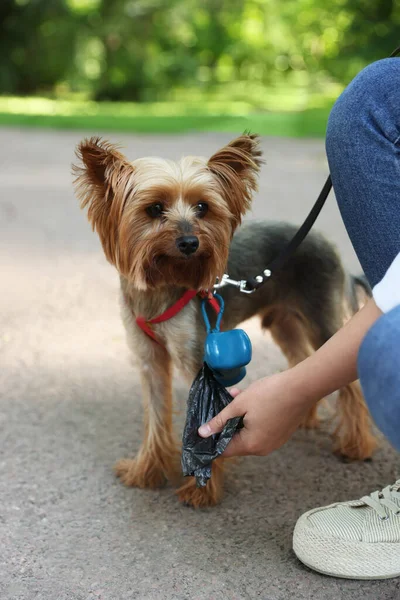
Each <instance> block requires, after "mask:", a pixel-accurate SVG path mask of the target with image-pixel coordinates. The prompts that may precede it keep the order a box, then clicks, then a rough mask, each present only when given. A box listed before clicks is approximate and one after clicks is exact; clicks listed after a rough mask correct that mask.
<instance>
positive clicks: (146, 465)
mask: <svg viewBox="0 0 400 600" xmlns="http://www.w3.org/2000/svg"><path fill="white" fill-rule="evenodd" d="M114 470H115V473H116V475H117V477H119V478H120V480H121V481H122V483H124V484H125V485H128V486H132V487H139V488H149V489H157V488H160V487H163V486H164V485H165V483H166V481H167V477H166V475H165V473H164V471H163V470H162V469H161V467H160V465H158V464H156V463H155V462H154V461H152V460H151V458H150V457H146V456H144V457H138V458H136V459H131V458H122V459H121V460H119V461H118V462H117V464H116V465H115V467H114Z"/></svg>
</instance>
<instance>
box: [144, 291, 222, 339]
mask: <svg viewBox="0 0 400 600" xmlns="http://www.w3.org/2000/svg"><path fill="white" fill-rule="evenodd" d="M197 294H199V296H201V297H202V298H207V300H208V302H209V304H210V306H212V308H213V309H214V310H215V312H216V314H218V313H219V304H218V302H217V300H216V299H215V298H214V296H213V295H212V294H211V292H197V291H196V290H187V291H186V292H185V293H184V294H183V296H182V298H179V300H178V301H177V302H175V304H173V305H172V306H170V307H169V308H167V310H166V311H164V312H163V313H162V314H161V315H159V316H158V317H155V318H154V319H150V320H148V321H146V319H145V318H144V317H136V323H137V324H138V326H139V327H140V329H141V330H142V331H144V333H145V334H146V335H148V336H149V337H151V339H152V340H154V341H155V342H156V343H157V344H159V345H160V346H162V344H161V343H160V342H159V341H158V339H157V336H156V334H155V333H154V331H153V328H152V325H156V324H157V323H163V322H164V321H168V319H172V317H175V315H177V314H178V312H180V311H181V310H182V309H183V308H184V307H185V306H186V304H189V302H190V301H191V300H193V298H194V297H195V296H197Z"/></svg>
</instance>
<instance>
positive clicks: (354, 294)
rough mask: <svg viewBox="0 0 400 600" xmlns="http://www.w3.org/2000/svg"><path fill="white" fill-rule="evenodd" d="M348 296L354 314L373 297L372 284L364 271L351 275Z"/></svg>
mask: <svg viewBox="0 0 400 600" xmlns="http://www.w3.org/2000/svg"><path fill="white" fill-rule="evenodd" d="M347 297H348V301H349V305H350V308H351V311H352V314H353V315H354V314H355V313H356V312H357V311H359V310H360V308H362V307H363V306H364V304H365V303H366V302H367V301H368V299H369V298H371V297H372V290H371V286H370V285H369V283H368V279H367V278H366V276H365V275H364V273H362V274H361V275H350V276H349V278H348V293H347Z"/></svg>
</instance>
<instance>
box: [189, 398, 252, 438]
mask: <svg viewBox="0 0 400 600" xmlns="http://www.w3.org/2000/svg"><path fill="white" fill-rule="evenodd" d="M245 412H246V411H245V410H243V409H242V407H241V405H240V403H239V402H236V401H235V400H233V401H232V402H231V403H230V404H229V405H228V406H227V407H226V408H224V409H223V410H221V412H220V413H218V415H216V416H215V417H214V418H213V419H211V421H208V423H205V424H204V425H202V426H201V427H199V429H198V432H199V435H200V436H201V437H204V438H207V437H210V435H213V434H214V433H219V432H220V431H222V430H223V428H224V427H225V425H226V422H227V421H229V419H232V418H233V417H242V416H243V415H244V414H245Z"/></svg>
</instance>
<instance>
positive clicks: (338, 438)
mask: <svg viewBox="0 0 400 600" xmlns="http://www.w3.org/2000/svg"><path fill="white" fill-rule="evenodd" d="M324 309H325V310H324V311H317V310H315V309H314V310H313V311H312V312H310V313H309V314H308V315H307V314H306V311H305V310H304V313H303V314H302V315H301V316H300V315H298V316H296V315H293V313H290V312H288V311H287V312H286V313H285V314H278V315H277V317H276V318H275V319H274V320H273V321H272V324H271V326H270V329H271V333H272V335H273V337H274V339H275V340H276V342H277V343H278V344H279V345H280V347H281V348H282V351H283V352H284V354H285V355H286V356H287V358H288V362H289V365H290V366H293V365H294V364H296V363H297V362H300V360H303V359H304V358H307V356H309V355H310V354H311V353H312V352H313V351H314V350H317V349H318V348H319V347H320V346H322V345H323V344H324V343H325V342H326V341H327V340H328V339H329V338H330V337H332V335H334V334H335V333H336V331H337V330H338V329H339V328H340V327H341V326H342V325H343V322H344V320H345V317H346V313H345V310H344V304H340V303H339V302H337V301H335V296H334V295H333V294H332V296H330V297H329V298H326V301H325V303H324ZM336 402H337V405H336V406H337V414H338V418H339V422H338V425H337V426H336V428H335V430H334V432H333V443H334V452H335V453H336V454H338V455H341V456H343V457H346V458H349V459H350V460H365V459H366V458H369V457H370V456H371V455H372V454H373V452H374V450H375V449H376V447H377V440H376V437H375V436H374V434H373V432H372V423H371V418H370V415H369V411H368V408H367V406H366V404H365V400H364V397H363V395H362V392H361V388H360V385H359V383H358V382H357V381H355V382H353V383H351V384H349V385H347V386H345V387H343V388H342V389H341V390H339V393H338V398H337V401H336ZM317 424H318V417H317V405H315V406H314V407H313V409H311V411H310V412H309V413H308V415H307V417H306V419H305V421H304V423H303V426H304V427H307V428H312V427H315V426H316V425H317Z"/></svg>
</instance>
